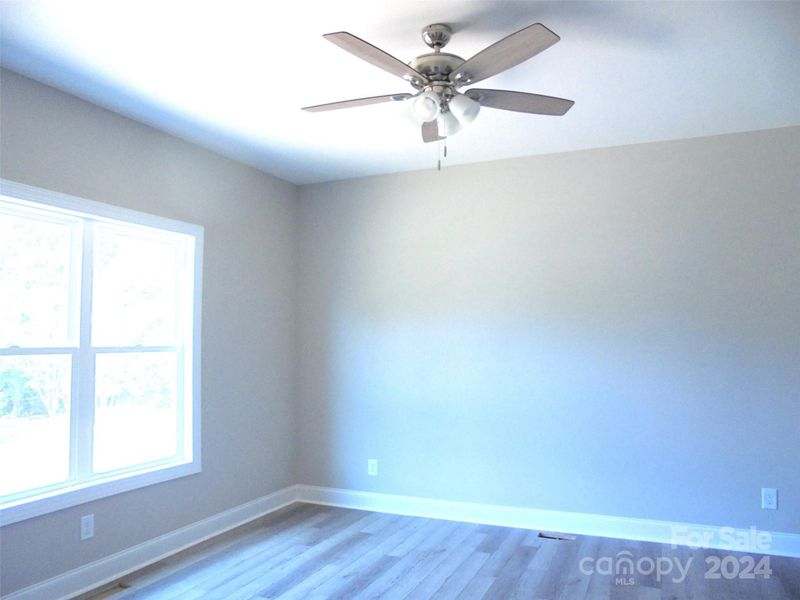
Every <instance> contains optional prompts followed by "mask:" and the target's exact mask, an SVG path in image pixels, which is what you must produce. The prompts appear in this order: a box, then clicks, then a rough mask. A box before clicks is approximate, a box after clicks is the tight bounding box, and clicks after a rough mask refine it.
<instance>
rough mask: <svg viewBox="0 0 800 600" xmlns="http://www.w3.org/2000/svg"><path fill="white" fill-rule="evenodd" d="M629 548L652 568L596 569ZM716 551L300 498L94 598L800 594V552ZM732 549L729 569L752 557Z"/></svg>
mask: <svg viewBox="0 0 800 600" xmlns="http://www.w3.org/2000/svg"><path fill="white" fill-rule="evenodd" d="M627 556H630V557H632V558H633V560H634V562H635V563H640V564H641V567H642V569H641V570H642V571H645V573H637V572H634V573H633V574H632V575H629V576H622V577H621V578H620V579H617V578H618V577H620V576H619V575H613V574H612V575H606V574H601V573H598V572H595V573H593V574H592V573H591V569H590V567H591V566H592V565H595V564H597V565H599V568H600V570H602V571H606V570H607V566H606V565H607V564H611V565H616V564H617V563H616V562H615V561H616V559H618V558H624V557H627ZM709 556H718V557H720V558H723V557H725V556H726V554H725V553H720V552H712V551H707V550H692V549H689V548H683V547H681V548H675V549H673V548H671V547H670V546H668V545H661V544H652V543H644V542H631V541H625V540H614V539H607V538H596V537H588V536H576V538H575V539H574V540H553V539H545V538H542V537H540V536H539V532H537V531H529V530H523V529H512V528H506V527H494V526H486V525H474V524H470V523H459V522H455V521H442V520H434V519H423V518H416V517H404V516H397V515H388V514H382V513H373V512H364V511H357V510H350V509H343V508H331V507H324V506H316V505H311V504H295V505H293V506H291V507H288V508H286V509H283V510H281V511H279V512H276V513H273V514H271V515H269V516H267V517H264V518H262V519H258V520H257V521H254V522H252V523H249V524H248V525H246V526H244V527H241V528H239V529H236V530H234V531H231V532H228V533H226V534H224V535H222V536H220V537H217V538H215V539H213V540H210V541H208V542H205V543H203V544H201V545H199V546H197V547H195V548H193V549H191V550H189V551H186V552H183V553H180V554H179V555H176V556H173V557H171V558H169V559H166V560H164V561H162V562H160V563H157V564H155V565H153V566H151V567H148V568H147V569H144V570H142V571H140V572H137V573H135V574H133V575H131V576H128V577H127V578H125V579H124V580H123V581H122V582H121V584H122V585H124V586H130V587H127V588H122V587H119V586H118V587H115V588H112V589H109V590H106V591H104V592H103V593H101V594H95V595H93V596H91V598H92V600H101V599H103V600H109V599H113V600H123V599H124V600H172V599H174V600H195V599H202V600H249V599H254V600H262V599H266V598H281V599H283V600H288V599H304V600H305V599H323V598H332V599H349V598H381V599H394V598H397V599H400V598H406V599H410V600H418V599H419V600H423V599H427V598H460V599H464V600H468V599H478V598H485V599H506V598H509V599H511V598H514V599H526V600H557V599H558V600H601V599H602V600H689V599H693V600H699V599H709V600H760V599H769V600H800V559H789V558H779V557H770V558H769V563H770V568H771V569H772V571H773V573H772V575H771V576H770V577H769V578H763V577H756V578H755V579H740V578H736V579H725V578H724V577H722V578H720V579H708V578H706V576H705V575H706V571H707V570H708V568H709V563H707V562H706V560H707V558H708V557H709ZM732 556H734V557H735V558H734V559H729V560H728V561H727V563H726V568H727V573H729V574H730V573H731V572H732V569H733V568H741V567H743V566H746V565H747V563H748V562H749V561H747V559H745V558H743V555H740V554H735V555H732ZM603 557H607V560H606V561H601V562H597V561H599V560H600V559H603ZM754 558H755V560H756V562H758V560H759V559H760V558H761V557H760V556H755V557H754ZM709 560H710V561H711V563H713V562H714V559H713V558H712V559H709ZM675 561H680V564H681V566H682V567H684V568H685V566H686V564H687V562H689V561H690V562H689V564H690V567H689V569H688V571H687V574H686V577H685V578H683V579H680V576H679V571H678V567H677V563H676V562H675ZM659 562H660V563H661V565H662V570H666V569H667V562H670V563H671V564H672V565H673V572H672V573H670V574H667V575H664V576H662V577H658V576H657V575H656V573H646V571H648V570H649V566H650V564H658V563H659ZM733 562H736V563H737V564H739V565H740V566H739V567H734V565H733ZM581 564H583V566H584V568H583V569H582V568H581ZM620 564H621V563H620ZM613 568H614V567H613V566H612V569H613ZM629 577H632V578H633V579H629Z"/></svg>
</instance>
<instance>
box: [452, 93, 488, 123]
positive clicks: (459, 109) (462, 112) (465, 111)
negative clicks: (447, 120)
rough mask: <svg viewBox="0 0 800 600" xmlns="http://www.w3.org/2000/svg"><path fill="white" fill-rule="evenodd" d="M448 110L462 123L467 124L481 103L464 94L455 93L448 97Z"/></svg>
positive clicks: (473, 118) (474, 115)
mask: <svg viewBox="0 0 800 600" xmlns="http://www.w3.org/2000/svg"><path fill="white" fill-rule="evenodd" d="M448 106H449V107H450V112H451V113H453V115H454V116H455V117H456V119H458V120H459V122H460V123H461V124H462V125H469V124H470V123H472V122H473V121H474V120H475V117H477V116H478V113H479V112H480V111H481V105H480V104H479V103H478V102H476V101H475V100H473V99H472V98H470V97H469V96H465V95H464V94H456V95H455V96H453V97H452V98H450V104H449V105H448Z"/></svg>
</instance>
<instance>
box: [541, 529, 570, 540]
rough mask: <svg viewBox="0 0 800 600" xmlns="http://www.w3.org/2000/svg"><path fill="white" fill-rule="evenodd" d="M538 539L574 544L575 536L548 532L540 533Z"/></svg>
mask: <svg viewBox="0 0 800 600" xmlns="http://www.w3.org/2000/svg"><path fill="white" fill-rule="evenodd" d="M539 537H540V538H542V539H545V540H560V541H562V542H574V541H575V536H574V535H569V534H566V533H552V532H550V531H540V532H539Z"/></svg>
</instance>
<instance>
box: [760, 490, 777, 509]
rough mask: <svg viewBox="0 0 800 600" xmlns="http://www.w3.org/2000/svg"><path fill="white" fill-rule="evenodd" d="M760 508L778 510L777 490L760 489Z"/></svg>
mask: <svg viewBox="0 0 800 600" xmlns="http://www.w3.org/2000/svg"><path fill="white" fill-rule="evenodd" d="M761 508H766V509H768V510H778V490H777V489H775V488H761Z"/></svg>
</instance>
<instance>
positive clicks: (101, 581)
mask: <svg viewBox="0 0 800 600" xmlns="http://www.w3.org/2000/svg"><path fill="white" fill-rule="evenodd" d="M296 498H297V489H296V486H289V487H287V488H284V489H282V490H278V491H277V492H274V493H272V494H269V495H267V496H262V497H261V498H257V499H255V500H252V501H251V502H247V503H246V504H241V505H239V506H235V507H234V508H231V509H229V510H226V511H224V512H221V513H218V514H216V515H213V516H211V517H208V518H206V519H203V520H202V521H197V522H196V523H192V524H191V525H187V526H186V527H181V528H180V529H176V530H175V531H171V532H169V533H166V534H164V535H162V536H159V537H157V538H154V539H152V540H148V541H146V542H144V543H142V544H138V545H136V546H133V547H132V548H128V549H126V550H123V551H121V552H117V553H116V554H112V555H111V556H108V557H106V558H102V559H100V560H97V561H94V562H92V563H89V564H88V565H84V566H82V567H78V568H77V569H73V570H72V571H68V572H66V573H63V574H61V575H58V576H56V577H53V578H52V579H48V580H46V581H43V582H41V583H37V584H35V585H32V586H30V587H27V588H24V589H22V590H19V591H17V592H14V593H12V594H9V595H7V596H3V600H54V599H56V598H58V599H64V598H72V597H74V596H76V595H79V594H82V593H84V592H88V591H91V590H93V589H96V588H99V587H101V586H103V585H106V584H108V583H111V582H113V581H115V580H117V579H119V578H120V577H123V576H125V575H127V574H128V573H132V572H133V571H137V570H139V569H141V568H143V567H146V566H147V565H150V564H153V563H155V562H158V561H159V560H162V559H164V558H166V557H168V556H170V555H172V554H175V553H177V552H180V551H181V550H185V549H186V548H189V547H191V546H194V545H195V544H199V543H200V542H203V541H205V540H207V539H209V538H212V537H214V536H217V535H219V534H221V533H224V532H226V531H228V530H230V529H233V528H235V527H238V526H240V525H244V524H245V523H247V522H248V521H252V520H253V519H257V518H259V517H261V516H264V515H266V514H269V513H271V512H274V511H276V510H278V509H280V508H283V507H284V506H287V505H289V504H292V503H293V502H295V501H296Z"/></svg>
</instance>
